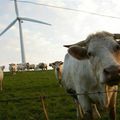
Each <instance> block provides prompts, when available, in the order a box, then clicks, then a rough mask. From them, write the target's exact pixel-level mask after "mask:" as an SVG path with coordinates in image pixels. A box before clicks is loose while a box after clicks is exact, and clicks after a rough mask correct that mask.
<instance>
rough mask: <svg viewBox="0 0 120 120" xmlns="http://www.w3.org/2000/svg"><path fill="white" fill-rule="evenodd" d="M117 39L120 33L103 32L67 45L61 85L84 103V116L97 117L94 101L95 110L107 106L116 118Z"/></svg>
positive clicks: (119, 56) (119, 52) (87, 119)
mask: <svg viewBox="0 0 120 120" xmlns="http://www.w3.org/2000/svg"><path fill="white" fill-rule="evenodd" d="M118 38H120V35H119V34H111V33H108V32H104V31H103V32H98V33H96V34H91V35H90V36H88V37H87V39H86V40H84V41H81V42H79V43H76V44H73V45H65V47H68V54H66V56H65V59H64V66H63V74H62V85H63V86H64V88H65V89H66V90H67V91H68V92H69V93H71V94H72V96H73V97H74V98H75V100H76V101H78V103H79V105H80V106H81V109H82V112H81V116H80V118H81V119H84V120H94V116H93V114H94V111H93V109H92V105H93V104H94V105H95V106H96V110H97V109H98V110H99V109H100V108H101V109H104V108H107V110H108V111H109V116H110V119H111V120H116V98H117V92H116V91H117V90H118V84H119V83H120V45H119V43H118V42H117V40H116V39H118ZM111 91H112V92H111ZM77 93H78V94H79V93H82V95H77ZM90 93H93V94H90ZM94 93H95V94H94Z"/></svg>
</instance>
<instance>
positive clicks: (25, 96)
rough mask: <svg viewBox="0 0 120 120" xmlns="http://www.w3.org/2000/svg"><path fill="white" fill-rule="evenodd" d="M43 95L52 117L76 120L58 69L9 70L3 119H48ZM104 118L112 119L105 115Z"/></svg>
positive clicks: (3, 94)
mask: <svg viewBox="0 0 120 120" xmlns="http://www.w3.org/2000/svg"><path fill="white" fill-rule="evenodd" d="M40 96H48V97H46V98H45V100H44V102H45V105H46V108H47V112H48V116H49V120H76V109H75V105H74V103H73V100H72V98H71V97H70V96H68V94H67V93H66V92H65V90H64V89H63V88H60V87H59V85H58V83H57V80H56V79H55V75H54V71H52V70H48V71H35V72H34V71H30V72H19V73H17V74H16V75H11V74H10V73H9V72H6V73H5V77H4V89H3V91H2V92H0V100H3V101H1V102H0V120H45V115H44V112H43V108H42V104H41V100H40ZM117 101H118V102H117V120H120V103H119V102H120V95H119V97H118V99H117ZM101 120H108V118H107V115H104V116H103V118H102V119H101Z"/></svg>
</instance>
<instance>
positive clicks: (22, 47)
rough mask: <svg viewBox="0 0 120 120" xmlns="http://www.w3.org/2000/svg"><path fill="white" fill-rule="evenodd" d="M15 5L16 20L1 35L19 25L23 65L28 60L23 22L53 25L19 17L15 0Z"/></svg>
mask: <svg viewBox="0 0 120 120" xmlns="http://www.w3.org/2000/svg"><path fill="white" fill-rule="evenodd" d="M14 4H15V12H16V19H15V20H13V21H12V22H11V23H10V24H9V25H8V26H7V27H6V28H5V29H4V30H3V31H2V32H1V33H0V36H1V35H3V34H4V33H5V32H6V31H7V30H8V29H10V28H11V27H12V26H13V25H14V24H15V23H16V22H17V21H18V23H19V32H20V47H21V60H22V63H26V59H25V50H24V42H23V34H22V25H21V23H22V21H29V22H36V23H40V24H45V25H51V24H49V23H46V22H42V21H39V20H36V19H31V18H26V17H20V16H19V12H18V6H17V1H16V0H14Z"/></svg>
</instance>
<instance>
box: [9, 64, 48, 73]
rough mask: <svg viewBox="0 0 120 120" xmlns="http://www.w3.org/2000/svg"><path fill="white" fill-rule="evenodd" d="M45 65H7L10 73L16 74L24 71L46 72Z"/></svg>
mask: <svg viewBox="0 0 120 120" xmlns="http://www.w3.org/2000/svg"><path fill="white" fill-rule="evenodd" d="M47 67H48V66H47V64H46V63H39V64H38V65H35V64H30V63H20V64H14V63H11V64H9V70H10V72H11V73H13V74H16V72H17V71H25V70H28V71H29V70H40V69H41V70H47Z"/></svg>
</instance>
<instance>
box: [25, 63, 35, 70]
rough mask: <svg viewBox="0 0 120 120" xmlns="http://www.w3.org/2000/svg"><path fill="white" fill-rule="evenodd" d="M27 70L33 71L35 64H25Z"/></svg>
mask: <svg viewBox="0 0 120 120" xmlns="http://www.w3.org/2000/svg"><path fill="white" fill-rule="evenodd" d="M26 68H27V70H30V69H31V70H35V64H30V63H26Z"/></svg>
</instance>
